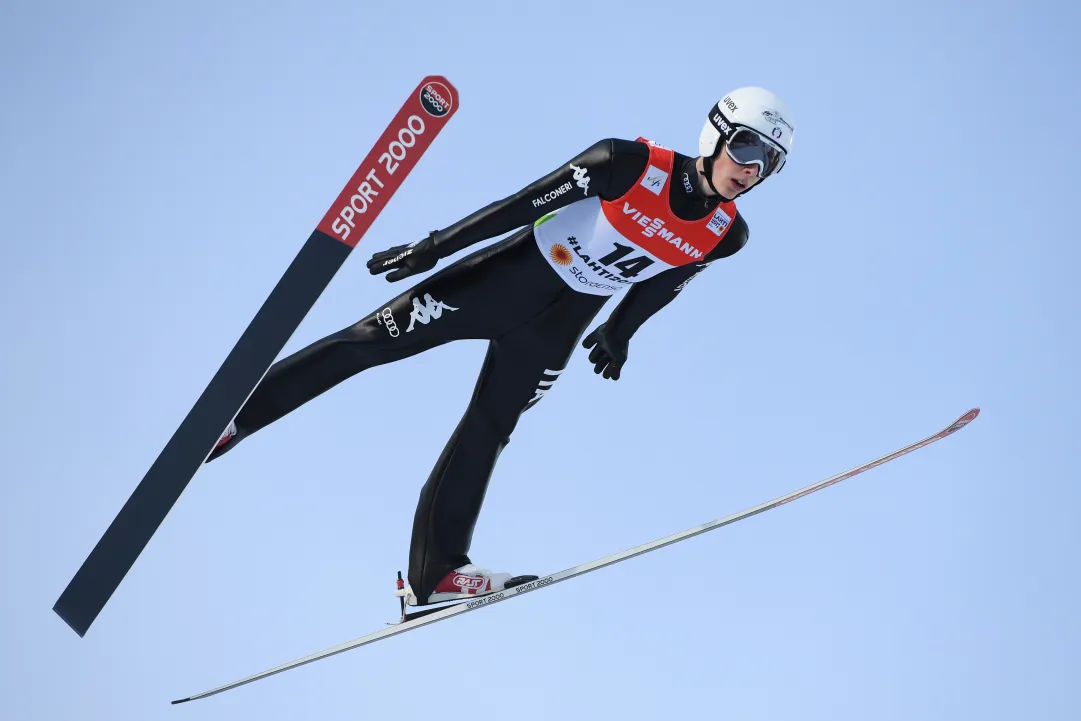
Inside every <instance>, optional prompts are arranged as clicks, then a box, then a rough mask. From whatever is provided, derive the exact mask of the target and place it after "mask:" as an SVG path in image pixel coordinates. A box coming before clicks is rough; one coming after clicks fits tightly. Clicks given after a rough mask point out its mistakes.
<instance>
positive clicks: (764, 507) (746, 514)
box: [173, 408, 980, 704]
mask: <svg viewBox="0 0 1081 721" xmlns="http://www.w3.org/2000/svg"><path fill="white" fill-rule="evenodd" d="M979 413H980V409H979V408H973V409H972V410H970V411H968V412H967V413H965V414H964V415H963V416H961V417H960V418H958V419H957V420H956V421H954V422H953V423H951V424H950V425H949V426H947V427H946V428H944V429H942V430H941V431H939V432H938V433H935V434H934V435H932V436H928V437H927V438H924V439H923V440H921V441H917V442H915V443H912V444H910V445H907V446H905V447H904V448H899V449H898V450H896V451H893V452H892V453H889V454H887V455H884V456H882V457H881V458H876V459H875V460H873V461H870V462H868V463H864V464H863V465H861V466H856V467H855V468H852V469H850V470H848V471H845V472H844V473H839V474H837V475H836V476H832V477H830V478H827V479H825V480H823V481H819V482H817V483H813V484H811V485H809V486H806V487H805V488H801V489H799V490H797V491H793V492H791V493H789V494H787V495H784V496H781V497H779V498H775V499H773V500H772V501H767V502H765V503H762V504H759V505H757V506H754V507H752V508H748V509H747V510H745V511H741V512H740V513H736V514H734V515H731V516H726V517H724V518H719V519H717V520H715V521H710V522H708V523H703V524H702V525H700V526H694V527H693V528H688V529H687V530H685V531H680V532H679V533H674V534H672V535H670V536H665V537H664V538H659V539H657V540H655V541H651V542H649V543H645V544H642V545H641V546H636V547H634V548H630V549H627V550H625V551H621V552H619V553H614V554H612V555H610V556H605V557H604V558H599V559H597V560H595V561H590V562H589V563H583V564H582V565H580V566H574V567H573V568H568V569H566V570H564V571H560V572H558V573H553V574H551V575H549V576H543V577H541V578H536V579H535V580H528V581H525V582H522V583H519V584H518V585H515V586H513V587H511V588H508V589H506V590H504V591H501V592H498V593H492V594H488V595H485V596H480V597H478V598H476V599H471V600H467V601H459V602H456V603H454V604H452V605H449V606H442V607H439V608H430V609H424V610H420V611H416V612H414V613H407V612H406V611H405V606H404V605H403V606H402V617H401V619H400V620H399V621H398V622H397V623H396V624H392V625H390V627H389V628H384V629H382V630H379V631H376V632H374V633H370V634H368V635H367V636H361V637H360V638H357V639H354V640H352V641H348V642H346V643H343V644H340V645H338V646H333V647H331V648H328V649H326V650H324V651H320V652H318V653H314V654H312V655H310V656H305V657H304V658H300V659H297V660H295V661H290V662H289V663H286V664H282V665H281V666H276V667H274V668H272V669H268V670H266V671H263V672H262V673H257V674H255V675H254V676H248V677H247V678H243V679H240V680H239V681H234V682H233V683H229V684H226V685H224V686H219V687H218V688H214V689H211V690H209V691H204V692H203V693H199V694H195V695H194V696H189V697H187V698H184V699H178V700H176V701H173V703H174V704H179V703H186V702H188V701H195V700H197V699H202V698H206V697H208V696H213V695H215V694H219V693H222V692H223V691H228V690H230V689H234V688H237V687H238V686H243V685H245V684H249V683H252V682H253V681H258V680H260V679H264V678H267V677H268V676H273V675H275V674H278V673H282V672H283V671H288V670H290V669H294V668H297V667H298V666H303V665H305V664H309V663H312V662H314V661H319V660H320V659H324V658H328V657H330V656H334V655H336V654H339V653H343V652H345V651H349V650H351V649H354V648H359V647H360V646H366V645H368V644H370V643H375V642H376V641H381V640H383V639H386V638H390V637H391V636H396V635H398V634H401V633H405V632H406V631H412V630H413V629H415V628H420V627H421V626H427V625H428V624H432V623H436V622H438V621H446V620H447V619H450V618H454V617H455V616H460V615H462V614H463V613H469V612H470V611H476V610H477V609H480V608H487V607H488V606H491V605H492V604H493V603H499V602H500V601H507V600H510V599H512V598H518V597H519V596H521V595H523V594H526V593H531V592H533V591H536V590H539V589H542V588H548V587H550V586H553V585H555V584H557V583H559V582H560V581H566V580H569V579H571V578H575V577H576V576H581V575H582V574H585V573H589V572H590V571H596V570H597V569H600V568H604V567H605V566H611V565H612V564H615V563H619V562H620V561H626V560H627V559H629V558H634V557H635V556H640V555H642V554H643V553H649V552H650V551H655V550H657V549H659V548H664V547H665V546H669V545H671V544H673V543H678V542H680V541H685V540H687V539H688V538H691V537H693V536H697V535H699V534H701V533H706V532H707V531H713V530H716V529H718V528H722V527H724V526H728V525H731V524H733V523H735V522H736V521H741V520H743V519H744V518H750V517H751V516H755V515H758V514H759V513H764V512H766V511H769V510H772V509H774V508H777V507H778V506H783V505H784V504H786V503H790V502H792V501H794V500H796V499H798V498H802V497H804V496H807V495H809V494H811V493H814V492H816V491H821V490H822V489H823V488H828V487H829V486H832V485H834V484H835V483H840V482H841V481H843V480H845V479H847V478H851V477H853V476H856V475H859V474H860V473H863V472H864V471H869V470H871V469H872V468H875V467H877V466H880V465H882V464H883V463H887V462H889V461H892V460H894V459H896V458H900V457H901V456H903V455H906V454H908V453H911V452H912V451H914V450H917V449H919V448H923V447H924V446H927V445H930V444H931V443H934V442H935V441H938V440H941V439H943V438H945V437H946V436H948V435H951V434H953V433H955V432H957V431H959V430H960V429H962V428H964V427H965V426H967V425H968V424H969V423H971V422H972V421H973V420H975V418H976V416H978V415H979ZM398 585H399V587H401V585H402V581H401V574H400V573H399V574H398Z"/></svg>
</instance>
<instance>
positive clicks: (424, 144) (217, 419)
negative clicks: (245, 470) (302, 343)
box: [53, 76, 458, 636]
mask: <svg viewBox="0 0 1081 721" xmlns="http://www.w3.org/2000/svg"><path fill="white" fill-rule="evenodd" d="M457 109H458V95H457V90H456V89H455V88H454V86H453V85H451V84H450V82H449V81H448V80H447V79H446V78H444V77H442V76H429V77H427V78H425V79H424V80H422V81H421V82H420V84H419V85H417V87H416V88H415V89H414V90H413V91H412V92H411V93H410V95H409V97H408V98H407V99H406V102H405V104H403V105H402V107H401V109H400V110H399V111H398V113H397V115H395V117H394V119H393V120H392V121H391V123H390V124H389V125H388V126H387V128H386V130H384V131H383V134H382V135H381V136H380V138H379V140H378V141H377V142H376V144H375V145H374V146H373V147H372V148H371V150H370V151H369V152H368V154H367V156H366V157H365V159H364V161H363V162H362V163H361V164H360V166H359V167H358V168H357V170H356V172H355V173H354V174H353V176H352V177H351V178H350V180H349V182H348V183H347V184H346V185H345V186H344V188H343V189H342V191H341V192H340V193H339V195H338V198H337V199H336V200H335V201H334V203H333V204H332V205H331V206H330V208H329V209H328V210H327V212H326V214H325V215H324V216H323V218H322V221H321V222H320V223H319V225H318V226H317V227H316V229H315V230H314V231H313V232H312V234H311V235H310V236H309V237H308V240H307V241H306V242H305V243H304V245H303V246H302V248H301V249H300V252H299V253H298V254H297V255H296V257H295V258H294V260H293V262H292V263H291V264H290V265H289V267H288V268H287V269H286V271H285V273H284V274H283V275H282V277H281V279H280V280H279V281H278V283H277V285H276V286H275V287H274V289H273V290H272V292H271V293H270V295H269V296H268V297H267V299H266V301H265V302H264V303H263V305H262V307H261V308H260V309H259V312H258V313H256V315H255V318H254V319H252V321H251V323H250V324H249V325H248V327H247V329H246V330H245V331H244V333H243V334H242V335H241V337H240V339H239V340H238V341H237V343H236V345H235V346H234V347H233V349H232V351H230V353H229V355H228V356H227V357H226V359H225V361H224V362H223V363H222V365H221V367H220V368H219V369H218V371H217V373H215V375H214V377H213V378H212V379H211V381H210V383H209V385H207V387H206V389H205V390H204V391H203V393H202V395H201V396H200V397H199V399H198V400H197V401H196V403H195V405H194V406H193V407H192V409H191V410H190V411H189V412H188V415H187V416H186V417H185V418H184V420H183V422H182V423H181V424H180V426H179V427H178V428H177V430H176V432H175V433H174V434H173V436H172V437H171V438H170V439H169V441H168V443H167V444H166V445H165V448H164V449H163V450H162V451H161V453H160V454H159V455H158V457H157V459H156V460H155V461H154V463H153V465H152V466H151V467H150V470H149V471H147V473H146V475H145V476H144V477H143V479H142V481H140V482H139V484H138V486H136V488H135V490H134V491H133V492H132V494H131V496H130V497H129V498H128V500H127V502H125V504H124V506H123V507H122V508H121V509H120V512H119V513H118V514H117V516H116V517H115V519H114V520H113V522H112V523H111V524H110V525H109V527H108V528H107V529H106V531H105V533H104V535H102V537H101V539H100V540H99V541H98V543H97V545H95V546H94V548H93V550H92V551H91V552H90V554H89V555H88V556H87V558H86V560H85V561H84V562H83V564H82V566H81V567H80V568H79V570H78V571H77V572H76V574H75V576H74V577H73V578H72V579H71V581H70V582H69V583H68V585H67V587H66V588H65V589H64V591H63V593H62V594H61V595H60V597H59V599H58V600H57V601H56V603H55V604H54V605H53V610H54V611H55V612H56V613H57V615H59V616H60V618H62V619H63V620H64V621H65V622H66V623H67V624H68V625H69V626H71V628H72V629H73V630H74V631H75V632H76V633H77V634H79V635H80V636H83V635H85V634H86V632H87V630H88V629H89V628H90V625H91V624H92V623H93V622H94V620H95V619H96V618H97V617H98V615H99V614H100V613H101V611H102V609H103V608H104V607H105V605H106V603H108V601H109V599H110V598H111V597H112V595H113V593H114V592H115V591H116V589H117V588H118V587H119V585H120V583H121V581H123V579H124V577H125V575H127V573H128V571H130V570H131V568H132V566H133V565H134V563H135V562H136V560H137V559H138V557H139V555H140V554H141V553H142V552H143V550H144V549H145V548H146V546H147V544H148V543H149V542H150V539H151V538H152V537H153V535H154V533H155V532H156V531H157V529H158V528H159V527H160V526H161V524H162V523H163V522H164V520H165V517H166V516H167V515H168V513H169V511H170V509H172V507H173V506H174V505H175V504H176V502H177V501H178V500H179V499H180V496H181V494H182V493H183V492H184V489H185V488H186V487H187V485H188V483H189V482H190V481H191V479H192V477H193V476H194V475H195V474H196V473H197V472H198V470H199V468H200V466H201V465H202V464H203V463H204V462H205V461H206V459H207V457H208V456H209V455H210V453H211V451H212V450H213V448H214V446H215V444H216V443H217V441H218V439H219V437H220V436H221V433H222V432H223V431H224V430H225V428H226V427H227V426H228V425H229V423H230V421H232V420H233V418H234V417H235V416H236V414H237V413H238V412H239V411H240V409H241V408H242V407H243V405H244V403H246V402H247V399H248V398H249V397H250V396H251V394H252V392H253V391H254V390H255V388H256V386H257V385H258V384H259V382H260V381H261V380H262V379H263V377H264V376H265V375H266V373H267V371H268V370H269V369H270V366H271V364H272V363H273V362H274V360H275V358H276V357H277V355H278V354H279V353H280V352H281V351H282V349H283V348H284V347H285V344H286V343H287V342H288V341H289V339H290V337H292V335H293V333H294V332H295V331H296V329H297V327H298V326H299V325H300V323H301V321H303V320H304V317H305V316H306V315H307V314H308V312H309V311H310V310H311V308H312V306H314V304H315V302H316V301H317V300H318V299H319V296H320V295H321V294H322V293H323V291H324V290H325V289H326V287H327V286H328V285H329V284H330V282H331V280H332V279H333V278H334V276H335V274H336V273H337V272H338V270H339V269H340V268H341V266H342V264H343V263H344V262H345V260H346V259H347V258H348V257H349V254H350V253H351V252H352V250H353V248H354V247H356V245H357V243H358V242H359V241H360V239H361V238H362V237H363V236H364V234H365V232H366V231H367V230H368V228H369V227H370V226H371V224H372V223H373V222H374V221H375V219H376V218H377V217H378V215H379V213H380V212H381V210H382V209H383V208H384V207H385V206H386V204H387V202H388V201H389V200H390V198H391V197H392V196H393V195H394V193H395V191H396V190H397V189H398V187H399V186H400V185H401V184H402V181H404V180H405V178H406V177H407V176H408V175H409V172H410V171H411V170H412V169H413V167H415V165H416V164H417V161H418V160H419V159H420V158H421V157H422V156H423V154H424V152H425V151H426V150H427V148H428V147H429V146H430V145H431V143H432V141H433V140H434V139H435V137H436V136H437V135H438V134H439V132H440V130H442V128H443V127H444V126H445V125H446V123H447V121H448V120H449V119H450V118H451V116H453V115H454V113H455V112H456V111H457Z"/></svg>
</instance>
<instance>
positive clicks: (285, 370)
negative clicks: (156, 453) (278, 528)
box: [210, 227, 606, 603]
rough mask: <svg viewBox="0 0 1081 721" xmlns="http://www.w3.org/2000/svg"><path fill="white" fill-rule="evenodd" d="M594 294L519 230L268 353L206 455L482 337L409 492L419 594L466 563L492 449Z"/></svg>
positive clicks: (590, 313) (593, 310) (561, 359)
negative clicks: (386, 368)
mask: <svg viewBox="0 0 1081 721" xmlns="http://www.w3.org/2000/svg"><path fill="white" fill-rule="evenodd" d="M605 300H606V298H605V297H603V296H595V295H587V294H584V293H578V292H576V291H574V290H572V289H571V288H569V287H568V286H567V285H566V284H565V283H564V282H563V281H562V280H561V279H560V278H559V277H558V276H557V275H556V273H555V272H554V271H553V270H552V268H551V267H549V266H548V264H547V262H546V261H545V259H544V258H543V257H542V256H541V252H540V250H539V249H538V248H537V245H536V241H535V240H534V238H533V232H532V228H531V227H530V228H526V229H524V230H522V231H519V232H517V233H515V234H514V235H512V236H510V237H508V238H507V239H505V240H503V241H500V242H498V243H495V244H493V245H491V246H489V247H487V248H484V249H481V250H479V251H477V252H475V253H472V254H470V255H468V256H466V257H464V258H462V259H461V260H458V261H457V262H455V263H453V264H451V265H449V266H447V267H445V268H443V269H442V270H440V271H437V272H436V273H434V274H432V275H431V276H430V277H428V278H426V279H424V280H422V281H421V282H419V283H417V284H416V285H415V286H414V287H412V288H410V289H409V290H407V291H405V292H403V293H401V294H400V295H398V296H397V297H396V298H394V299H393V300H391V301H389V302H388V303H386V304H383V305H381V306H380V307H379V308H378V309H377V310H376V311H375V312H373V313H371V314H369V315H368V316H366V317H365V318H363V319H362V320H360V321H359V322H357V323H356V324H354V325H352V326H349V327H348V328H345V329H343V330H341V331H339V332H337V333H334V334H332V335H329V336H327V337H325V338H323V339H321V340H318V341H316V342H314V343H312V344H311V345H309V346H308V347H306V348H304V349H302V350H300V351H297V352H296V353H294V354H292V355H290V356H288V357H286V358H284V359H282V360H280V361H278V362H276V363H275V364H274V365H273V366H271V368H270V370H269V371H268V373H267V374H266V376H265V377H264V378H263V380H262V382H261V383H260V384H259V386H258V387H257V388H256V390H255V392H254V393H253V394H252V396H251V398H249V399H248V401H247V403H246V404H245V405H244V407H243V409H242V410H241V411H240V413H239V414H238V415H237V417H236V426H237V435H236V437H235V438H234V439H233V441H232V442H230V443H229V444H227V445H226V446H225V447H224V448H223V449H220V450H218V451H215V452H214V453H213V454H212V455H211V456H210V460H213V459H214V458H216V457H218V456H219V455H221V454H222V453H224V452H226V451H227V450H229V449H231V448H233V447H234V446H235V445H236V444H237V443H238V442H239V441H240V440H241V439H242V438H243V437H245V436H248V435H251V434H252V433H254V432H256V431H258V430H259V429H260V428H263V427H264V426H266V425H268V424H270V423H273V422H274V421H275V420H277V419H278V418H281V417H282V416H284V415H286V414H287V413H289V412H290V411H292V410H294V409H296V408H298V407H300V406H301V405H303V404H304V403H306V402H308V401H310V400H311V399H313V398H315V397H316V396H318V395H320V394H322V393H324V392H326V391H327V390H329V389H331V388H333V387H334V386H336V385H337V384H339V383H341V382H342V381H344V380H346V379H348V378H350V377H352V376H354V375H356V374H357V373H360V372H361V371H363V370H366V369H368V368H373V367H375V366H378V365H382V364H385V363H392V362H394V361H397V360H401V359H403V358H408V357H410V356H414V355H416V354H418V353H421V352H423V351H426V350H428V349H430V348H435V347H437V346H440V345H442V344H444V343H448V342H450V341H454V340H460V339H486V340H488V341H489V344H488V351H487V355H486V357H485V359H484V363H483V366H482V368H481V371H480V377H479V378H478V379H477V381H476V386H475V389H474V391H473V397H472V398H471V400H470V401H469V405H468V407H467V408H466V410H465V414H464V415H463V416H462V418H461V421H460V422H459V423H458V426H457V427H456V428H455V430H454V432H453V434H452V435H451V437H450V439H449V440H448V441H447V444H446V446H445V448H444V449H443V452H442V454H441V455H440V456H439V459H438V461H437V462H436V464H435V467H434V468H433V469H432V472H431V475H430V476H429V477H428V480H427V482H426V483H425V484H424V486H423V487H422V489H421V491H420V500H419V503H418V505H417V510H416V515H415V518H414V521H413V533H412V540H411V544H410V551H409V583H410V585H411V586H412V588H413V591H414V593H415V594H416V595H417V597H418V599H420V602H421V603H423V602H424V601H425V600H426V599H427V597H428V596H429V595H430V593H431V591H432V590H434V588H435V586H436V585H437V584H438V583H439V581H440V580H442V578H443V577H444V576H445V575H446V574H447V573H448V572H449V571H451V570H453V569H455V568H457V567H459V566H462V565H464V564H466V563H470V559H469V557H468V553H469V547H470V544H471V541H472V536H473V528H474V526H475V525H476V522H477V518H478V516H479V515H480V509H481V505H482V503H483V500H484V495H485V492H486V490H487V487H488V482H489V479H490V477H491V474H492V471H493V469H494V467H495V464H496V461H497V459H498V457H499V454H500V453H501V452H502V450H503V448H504V447H506V445H507V444H508V443H509V442H510V435H511V433H512V432H513V431H514V428H515V426H516V425H517V423H518V419H519V417H520V415H521V414H522V413H523V412H524V411H525V410H527V409H528V408H530V407H532V406H533V405H534V404H535V403H536V402H537V401H539V400H540V398H541V397H542V396H543V395H544V392H545V391H546V390H547V389H548V388H549V387H551V385H552V384H553V383H554V382H555V381H556V379H557V377H558V375H559V374H560V373H561V372H562V370H563V368H564V367H565V366H566V363H567V360H568V359H569V358H570V356H571V354H572V353H573V351H574V348H575V346H576V345H577V342H578V339H579V338H580V337H581V336H582V333H583V332H584V331H585V329H586V328H587V326H588V325H589V323H590V322H591V321H592V319H593V318H594V316H595V315H596V314H597V312H598V311H599V310H600V308H601V307H602V306H603V305H604V302H605Z"/></svg>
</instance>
